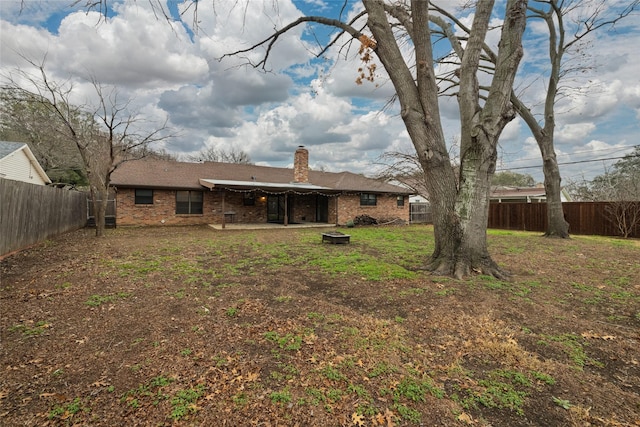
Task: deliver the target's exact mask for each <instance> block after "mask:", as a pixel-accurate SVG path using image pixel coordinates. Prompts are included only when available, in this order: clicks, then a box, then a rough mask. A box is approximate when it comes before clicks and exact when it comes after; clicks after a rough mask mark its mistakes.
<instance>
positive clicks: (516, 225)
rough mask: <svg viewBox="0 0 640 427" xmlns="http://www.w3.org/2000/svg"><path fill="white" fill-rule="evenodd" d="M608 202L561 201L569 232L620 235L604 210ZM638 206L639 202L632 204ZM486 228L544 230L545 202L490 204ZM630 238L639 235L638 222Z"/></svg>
mask: <svg viewBox="0 0 640 427" xmlns="http://www.w3.org/2000/svg"><path fill="white" fill-rule="evenodd" d="M608 206H611V203H609V202H566V203H563V204H562V208H563V210H564V217H565V219H566V220H567V222H569V233H570V234H592V235H599V236H619V235H620V231H619V230H618V228H617V226H616V224H615V221H612V220H611V216H610V215H609V214H608V213H607V207H608ZM635 209H640V202H636V203H635ZM488 225H489V228H501V229H507V230H524V231H541V232H544V231H546V229H547V204H546V203H491V205H490V206H489V224H488ZM629 237H640V225H637V226H636V227H635V230H634V231H633V232H632V233H631V234H630V235H629Z"/></svg>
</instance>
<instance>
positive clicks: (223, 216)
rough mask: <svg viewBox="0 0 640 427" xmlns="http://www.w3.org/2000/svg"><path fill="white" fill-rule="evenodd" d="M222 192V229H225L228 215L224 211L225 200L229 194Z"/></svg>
mask: <svg viewBox="0 0 640 427" xmlns="http://www.w3.org/2000/svg"><path fill="white" fill-rule="evenodd" d="M221 191H222V228H224V227H225V218H226V215H225V214H224V212H225V210H224V198H225V195H226V194H227V192H226V191H224V190H221Z"/></svg>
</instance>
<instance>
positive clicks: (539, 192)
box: [490, 186, 571, 203]
mask: <svg viewBox="0 0 640 427" xmlns="http://www.w3.org/2000/svg"><path fill="white" fill-rule="evenodd" d="M560 199H561V200H562V201H563V202H570V201H571V197H570V196H569V194H568V193H567V192H566V190H565V189H562V190H561V192H560ZM490 201H491V202H497V203H544V202H546V201H547V194H546V192H545V189H544V187H505V186H496V187H492V188H491V196H490Z"/></svg>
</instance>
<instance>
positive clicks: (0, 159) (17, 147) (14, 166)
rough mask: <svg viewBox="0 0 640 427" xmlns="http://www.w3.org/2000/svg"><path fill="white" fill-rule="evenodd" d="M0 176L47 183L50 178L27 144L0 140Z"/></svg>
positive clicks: (41, 183)
mask: <svg viewBox="0 0 640 427" xmlns="http://www.w3.org/2000/svg"><path fill="white" fill-rule="evenodd" d="M0 178H4V179H11V180H14V181H23V182H28V183H30V184H37V185H47V184H51V180H50V179H49V177H48V176H47V173H46V172H45V171H44V169H42V166H40V163H38V160H37V159H36V157H35V156H34V155H33V152H32V151H31V149H30V148H29V146H28V145H27V144H24V143H22V142H7V141H0Z"/></svg>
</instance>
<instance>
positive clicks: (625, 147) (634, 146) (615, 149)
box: [511, 145, 640, 162]
mask: <svg viewBox="0 0 640 427" xmlns="http://www.w3.org/2000/svg"><path fill="white" fill-rule="evenodd" d="M638 147H640V145H623V146H616V147H609V148H599V149H597V150H584V151H574V152H573V153H560V154H556V157H563V156H575V155H577V154H587V153H595V152H597V151H613V152H616V151H622V150H627V149H629V148H638ZM539 158H540V156H536V157H529V158H525V159H515V160H511V162H526V161H529V160H538V159H539Z"/></svg>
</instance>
